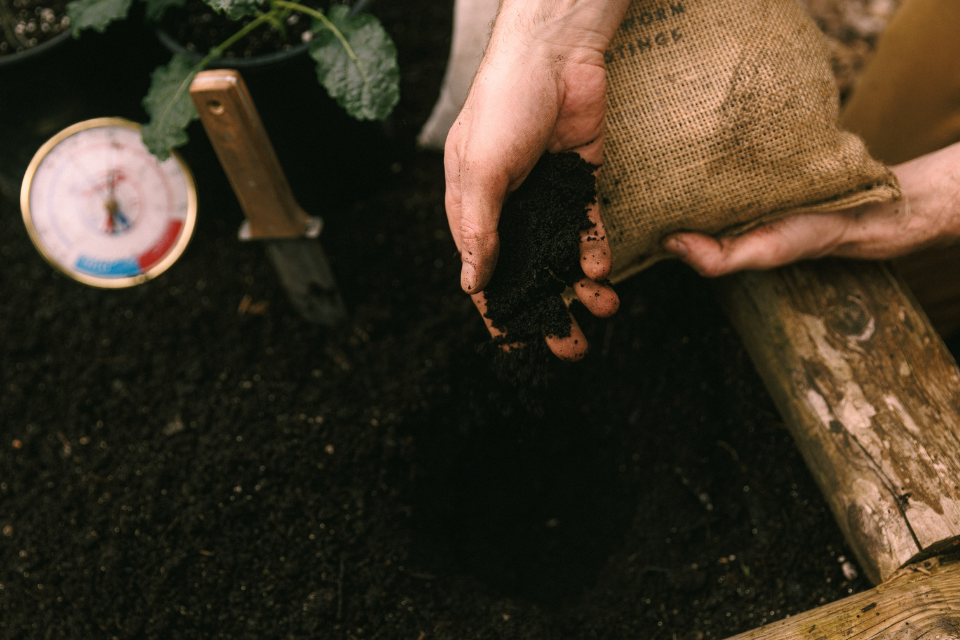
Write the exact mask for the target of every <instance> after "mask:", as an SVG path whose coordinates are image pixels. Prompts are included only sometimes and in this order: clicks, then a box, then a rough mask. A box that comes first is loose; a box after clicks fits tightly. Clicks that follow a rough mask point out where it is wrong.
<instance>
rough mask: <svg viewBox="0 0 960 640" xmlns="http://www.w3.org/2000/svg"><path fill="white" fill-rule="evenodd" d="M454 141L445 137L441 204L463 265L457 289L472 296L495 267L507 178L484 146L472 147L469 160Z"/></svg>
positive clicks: (500, 162) (499, 162) (500, 165)
mask: <svg viewBox="0 0 960 640" xmlns="http://www.w3.org/2000/svg"><path fill="white" fill-rule="evenodd" d="M455 126H457V125H455ZM457 139H458V137H457V136H454V135H451V136H449V137H448V138H447V149H446V151H445V162H444V165H445V166H444V169H445V173H446V179H447V195H446V197H445V202H446V206H447V216H448V219H449V221H450V227H451V229H450V230H451V231H452V232H453V235H454V237H455V238H457V240H458V242H457V248H458V249H459V250H460V259H461V261H462V263H463V266H462V267H461V271H460V286H461V287H462V288H463V290H464V291H466V292H467V293H471V294H473V293H477V292H479V291H482V290H483V288H484V287H485V286H486V285H487V283H488V282H489V281H490V277H491V276H492V275H493V270H494V268H495V267H496V265H497V256H498V254H499V251H500V240H499V236H498V235H497V224H498V223H499V221H500V209H501V208H502V207H503V200H504V197H505V196H506V193H507V187H508V186H509V178H508V176H507V173H506V170H505V167H504V166H502V165H503V159H502V158H499V157H497V155H496V153H495V152H493V151H492V150H489V149H487V148H485V147H486V145H473V146H472V147H471V149H470V152H469V157H465V155H464V153H462V152H460V151H459V150H458V149H456V148H455V145H456V142H457ZM447 158H449V160H447Z"/></svg>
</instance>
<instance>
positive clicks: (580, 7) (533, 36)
mask: <svg viewBox="0 0 960 640" xmlns="http://www.w3.org/2000/svg"><path fill="white" fill-rule="evenodd" d="M629 4H630V0H503V2H502V3H501V5H500V11H499V13H498V14H497V19H496V22H495V23H494V28H493V33H492V34H491V38H490V45H489V46H488V53H499V52H501V51H511V52H513V51H516V50H517V49H518V48H524V49H527V50H528V51H531V50H532V51H535V52H536V53H539V54H540V55H542V57H543V59H547V60H553V61H563V62H567V61H570V62H592V60H593V58H592V57H591V59H590V60H587V59H576V56H577V55H578V54H577V53H575V52H574V53H573V55H574V56H575V58H574V59H573V60H564V59H558V56H565V55H568V54H571V52H570V49H571V48H576V49H578V50H580V51H581V53H580V54H579V55H583V56H586V55H589V54H590V53H599V54H601V55H602V54H603V52H604V51H605V50H606V48H607V45H609V43H610V40H611V38H613V34H614V32H616V30H617V27H619V26H620V22H621V20H622V19H623V16H624V14H625V13H626V11H627V7H628V6H629Z"/></svg>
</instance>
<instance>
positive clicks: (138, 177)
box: [20, 118, 197, 288]
mask: <svg viewBox="0 0 960 640" xmlns="http://www.w3.org/2000/svg"><path fill="white" fill-rule="evenodd" d="M20 208H21V209H22V211H23V220H24V222H25V223H26V225H27V231H28V232H29V233H30V238H31V239H32V240H33V243H34V244H35V245H36V247H37V249H38V250H39V251H40V253H41V254H43V256H44V257H45V258H46V259H47V260H48V261H49V262H50V263H51V264H52V265H53V266H55V267H56V268H57V269H59V270H61V271H63V272H64V273H65V274H67V275H69V276H70V277H71V278H73V279H75V280H78V281H80V282H83V283H85V284H89V285H92V286H95V287H106V288H117V287H129V286H133V285H136V284H140V283H142V282H146V281H147V280H149V279H150V278H153V277H156V276H157V275H159V274H160V273H162V272H163V271H165V270H166V269H167V268H168V267H169V266H170V265H171V264H173V263H174V261H176V259H177V258H179V257H180V254H182V253H183V250H184V249H185V248H186V246H187V243H188V242H189V240H190V235H191V234H192V233H193V226H194V223H195V221H196V216H197V192H196V187H195V185H194V182H193V176H192V175H191V174H190V170H189V168H187V165H186V164H185V163H184V162H183V160H181V159H180V157H179V156H177V155H176V154H171V156H170V158H169V159H167V160H166V161H164V162H159V161H158V160H157V159H156V157H154V156H153V155H151V153H150V152H149V151H148V150H147V148H146V147H145V146H144V145H143V142H141V140H140V125H138V124H136V123H134V122H130V121H129V120H124V119H122V118H97V119H95V120H87V121H85V122H80V123H77V124H75V125H73V126H71V127H68V128H66V129H64V130H63V131H61V132H60V133H58V134H57V135H55V136H54V137H53V138H51V139H50V140H49V141H47V143H46V144H44V145H43V146H42V147H41V148H40V150H39V151H37V153H36V155H35V156H34V157H33V160H32V161H31V162H30V166H29V167H28V168H27V174H26V177H25V178H24V180H23V188H22V189H21V192H20Z"/></svg>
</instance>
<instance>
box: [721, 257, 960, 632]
mask: <svg viewBox="0 0 960 640" xmlns="http://www.w3.org/2000/svg"><path fill="white" fill-rule="evenodd" d="M717 290H718V292H719V296H720V299H721V303H722V304H723V306H724V308H725V309H726V311H727V313H728V315H729V316H730V319H731V321H732V322H733V324H734V326H735V327H736V329H737V331H738V332H739V334H740V336H741V338H742V340H743V343H744V346H745V347H746V349H747V352H748V353H749V354H750V357H751V358H752V360H753V362H754V365H755V366H756V368H757V370H758V371H759V373H760V376H761V378H762V379H763V381H764V384H765V385H766V386H767V389H768V390H769V392H770V394H771V396H772V397H773V400H774V402H775V403H776V405H777V407H778V408H779V410H780V412H781V414H782V416H783V419H784V420H785V422H786V424H787V426H788V428H789V429H790V431H791V433H792V434H793V437H794V439H795V441H796V443H797V446H798V447H799V449H800V451H801V452H802V454H803V457H804V459H805V461H806V463H807V466H808V467H809V468H810V470H811V472H812V473H813V476H814V478H815V479H816V481H817V483H818V484H819V485H820V488H821V490H822V491H823V493H824V495H825V496H826V499H827V502H828V503H829V505H830V508H831V510H832V511H833V514H834V517H835V518H836V519H837V522H838V523H839V525H840V529H841V530H842V531H843V533H844V535H845V536H846V539H847V542H848V543H849V544H850V546H851V547H852V549H853V552H854V554H855V555H856V557H857V560H858V561H859V563H860V566H861V567H862V569H863V571H864V572H865V573H866V575H867V577H868V578H869V579H870V580H871V581H872V582H873V583H874V584H876V585H877V586H876V587H875V588H874V589H871V590H869V591H866V592H863V593H860V594H856V595H854V596H851V597H849V598H845V599H843V600H840V601H838V602H835V603H832V604H828V605H825V606H823V607H819V608H817V609H814V610H812V611H808V612H806V613H804V614H801V615H798V616H793V617H791V618H787V619H785V620H781V621H780V622H776V623H773V624H769V625H766V626H763V627H760V628H758V629H755V630H753V631H749V632H747V633H743V634H740V635H738V636H735V638H736V639H737V640H748V639H749V640H759V639H763V640H768V639H769V640H774V639H776V640H779V639H781V638H808V639H809V640H830V639H833V638H838V639H839V638H844V639H846V638H858V639H870V640H881V639H882V640H914V639H917V638H925V639H929V640H955V639H957V638H960V369H958V368H957V364H956V362H955V361H954V359H953V357H952V356H951V355H950V353H949V351H947V348H946V346H945V345H944V344H943V341H942V340H941V338H940V336H939V335H938V334H937V332H936V331H935V330H934V329H933V327H932V326H931V324H930V321H929V319H928V318H927V316H926V315H925V314H924V313H923V311H922V310H921V309H920V308H919V306H918V305H917V303H916V301H915V300H914V298H913V296H912V295H911V293H910V291H909V290H908V289H907V287H906V285H905V284H904V283H903V281H902V280H901V279H900V277H899V276H898V275H897V274H896V273H895V272H894V271H892V270H891V268H890V267H889V266H887V265H885V264H880V263H868V262H854V261H839V260H822V261H817V262H806V263H801V264H797V265H792V266H789V267H784V268H781V269H777V270H774V271H769V272H748V273H741V274H736V275H733V276H728V277H726V278H723V279H721V280H719V281H718V285H717Z"/></svg>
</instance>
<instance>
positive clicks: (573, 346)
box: [544, 314, 587, 362]
mask: <svg viewBox="0 0 960 640" xmlns="http://www.w3.org/2000/svg"><path fill="white" fill-rule="evenodd" d="M544 339H545V340H546V342H547V346H548V347H549V348H550V351H552V352H553V355H555V356H557V357H558V358H560V359H561V360H566V361H567V362H576V361H577V360H580V359H581V358H583V356H585V355H587V337H586V336H584V335H583V330H581V329H580V325H579V324H577V320H576V318H574V317H573V314H571V315H570V335H569V336H567V337H565V338H560V337H558V336H544Z"/></svg>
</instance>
